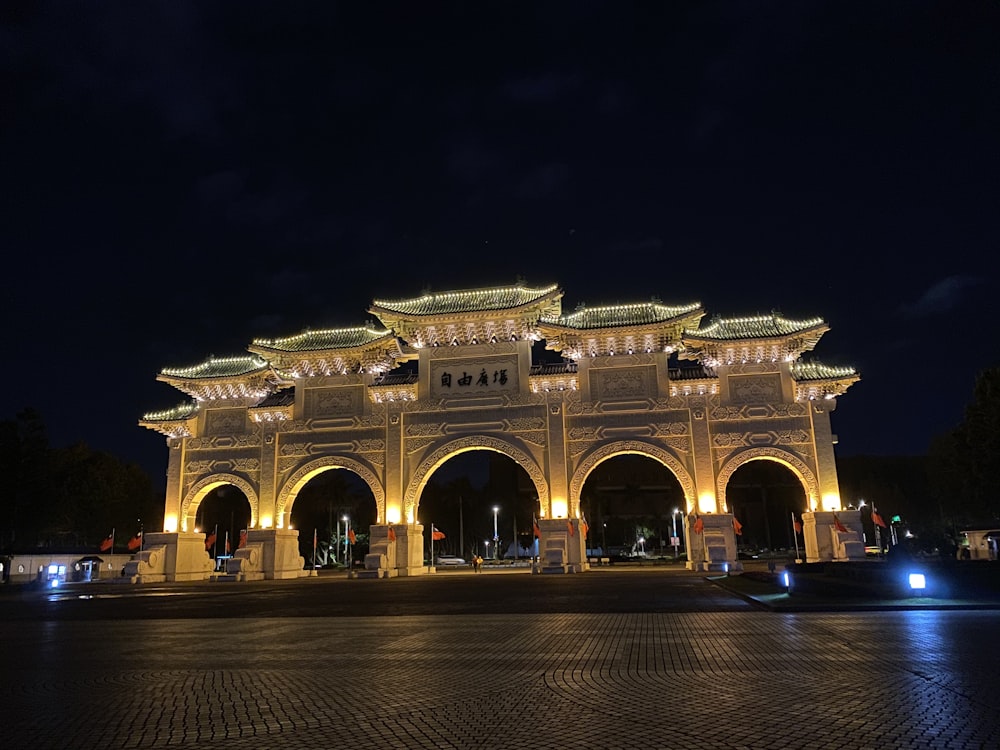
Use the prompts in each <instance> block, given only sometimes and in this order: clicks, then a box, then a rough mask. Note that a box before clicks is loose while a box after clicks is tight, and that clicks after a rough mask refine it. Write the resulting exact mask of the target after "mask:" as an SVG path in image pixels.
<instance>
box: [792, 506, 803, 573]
mask: <svg viewBox="0 0 1000 750" xmlns="http://www.w3.org/2000/svg"><path fill="white" fill-rule="evenodd" d="M792 541H793V542H795V562H798V561H799V560H800V559H801V558H800V557H799V535H798V532H796V531H795V511H794V510H793V511H792Z"/></svg>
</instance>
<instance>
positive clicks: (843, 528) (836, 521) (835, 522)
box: [833, 513, 847, 533]
mask: <svg viewBox="0 0 1000 750" xmlns="http://www.w3.org/2000/svg"><path fill="white" fill-rule="evenodd" d="M833 525H834V526H836V527H837V531H839V532H841V533H844V532H846V531H847V527H846V526H844V524H842V523H841V522H840V519H839V518H837V514H836V513H834V514H833Z"/></svg>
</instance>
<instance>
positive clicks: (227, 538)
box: [226, 531, 229, 555]
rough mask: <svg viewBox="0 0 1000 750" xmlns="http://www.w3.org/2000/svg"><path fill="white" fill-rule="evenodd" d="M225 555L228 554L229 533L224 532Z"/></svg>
mask: <svg viewBox="0 0 1000 750" xmlns="http://www.w3.org/2000/svg"><path fill="white" fill-rule="evenodd" d="M226 554H227V555H228V554H229V532H228V531H227V532H226Z"/></svg>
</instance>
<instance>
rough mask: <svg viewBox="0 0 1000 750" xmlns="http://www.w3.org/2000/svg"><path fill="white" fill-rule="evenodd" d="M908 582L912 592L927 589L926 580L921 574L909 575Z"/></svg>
mask: <svg viewBox="0 0 1000 750" xmlns="http://www.w3.org/2000/svg"><path fill="white" fill-rule="evenodd" d="M909 581H910V588H911V589H912V590H913V591H923V590H924V589H925V588H927V579H926V578H925V577H924V574H923V573H910V576H909Z"/></svg>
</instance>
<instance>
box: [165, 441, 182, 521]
mask: <svg viewBox="0 0 1000 750" xmlns="http://www.w3.org/2000/svg"><path fill="white" fill-rule="evenodd" d="M184 450H185V441H184V440H183V439H181V438H167V496H166V502H165V503H164V508H163V530H164V531H188V529H187V526H186V523H185V519H183V518H181V503H182V502H183V500H184V489H183V484H184V483H183V477H182V473H183V466H184Z"/></svg>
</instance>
